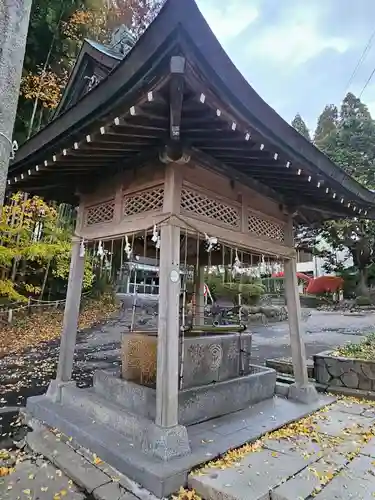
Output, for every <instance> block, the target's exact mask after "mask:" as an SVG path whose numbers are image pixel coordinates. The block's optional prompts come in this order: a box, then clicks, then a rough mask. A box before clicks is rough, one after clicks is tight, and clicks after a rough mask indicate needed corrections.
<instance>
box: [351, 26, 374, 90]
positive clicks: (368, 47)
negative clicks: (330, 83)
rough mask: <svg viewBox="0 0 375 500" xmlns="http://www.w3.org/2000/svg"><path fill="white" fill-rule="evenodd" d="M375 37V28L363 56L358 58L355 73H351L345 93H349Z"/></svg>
mask: <svg viewBox="0 0 375 500" xmlns="http://www.w3.org/2000/svg"><path fill="white" fill-rule="evenodd" d="M374 37H375V30H374V31H373V32H372V34H371V35H370V38H369V39H368V41H367V44H366V46H365V48H364V49H363V51H362V54H361V56H360V58H359V60H358V62H357V65H356V67H355V68H354V70H353V73H352V74H351V76H350V78H349V80H348V83H347V84H346V88H345V94H346V93H347V91H348V90H349V87H350V85H351V83H352V81H353V79H354V77H355V76H356V74H357V72H358V70H359V68H360V67H361V65H362V63H363V61H364V60H365V59H366V56H367V54H368V52H369V50H370V49H371V46H372V42H373V40H374ZM371 77H372V76H371ZM370 80H371V78H370ZM363 90H364V89H362V92H363ZM362 92H361V94H362Z"/></svg>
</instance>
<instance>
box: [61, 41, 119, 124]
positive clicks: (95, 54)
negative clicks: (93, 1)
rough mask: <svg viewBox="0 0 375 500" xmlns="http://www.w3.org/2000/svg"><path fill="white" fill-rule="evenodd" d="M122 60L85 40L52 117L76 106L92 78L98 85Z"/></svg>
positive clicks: (102, 47) (102, 46)
mask: <svg viewBox="0 0 375 500" xmlns="http://www.w3.org/2000/svg"><path fill="white" fill-rule="evenodd" d="M122 58H123V56H122V54H120V53H118V52H115V51H114V50H111V49H110V48H108V47H106V46H104V45H102V44H100V43H96V42H93V41H92V40H85V41H84V42H83V44H82V47H81V50H80V52H79V55H78V57H77V61H76V63H75V65H74V68H73V71H72V73H71V75H70V77H69V81H68V84H67V86H66V87H65V90H64V93H63V96H62V98H61V100H60V103H59V105H58V107H57V109H56V112H55V116H54V117H55V118H56V117H57V116H58V115H60V114H61V113H62V112H63V111H66V110H67V109H68V108H69V107H71V106H73V105H74V104H76V103H77V102H78V101H79V100H80V99H81V98H82V97H83V96H84V95H85V94H86V93H87V92H88V91H89V86H90V79H91V78H92V77H94V78H95V80H96V82H97V83H99V82H100V81H101V80H102V79H103V78H104V77H106V76H107V75H108V74H109V73H110V72H111V71H112V70H113V69H114V68H115V67H116V66H117V65H118V64H119V62H120V61H121V59H122ZM94 85H95V84H93V86H94Z"/></svg>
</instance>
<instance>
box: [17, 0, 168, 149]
mask: <svg viewBox="0 0 375 500" xmlns="http://www.w3.org/2000/svg"><path fill="white" fill-rule="evenodd" d="M162 3H163V1H162V0H116V1H112V0H64V1H61V0H34V1H33V4H32V11H31V17H30V27H29V33H28V39H27V45H26V54H25V61H24V68H23V78H22V82H21V92H20V99H19V104H18V112H17V121H16V126H15V138H16V139H17V141H18V142H19V143H22V142H24V141H25V140H26V139H27V138H28V137H30V135H32V134H33V133H35V132H37V131H38V130H40V129H41V128H43V126H44V125H46V124H47V123H48V121H49V120H50V119H51V117H52V115H53V110H54V109H55V108H56V106H57V105H58V103H59V101H60V98H61V95H62V92H63V90H64V88H65V85H66V83H67V80H68V76H69V73H70V72H71V71H72V68H73V66H74V63H75V61H76V58H77V55H78V52H79V50H80V47H81V45H82V42H83V40H84V39H85V38H91V39H92V40H95V41H99V42H101V43H106V44H110V40H111V33H112V31H113V29H114V27H116V26H119V25H121V24H125V25H126V26H127V27H128V28H129V29H130V30H131V31H132V33H133V34H134V35H135V36H136V37H138V36H139V35H140V34H141V33H142V32H143V31H144V30H145V28H146V27H147V25H148V24H149V23H150V22H151V21H152V19H153V18H154V17H155V16H156V14H157V12H158V10H159V9H160V7H161V5H162Z"/></svg>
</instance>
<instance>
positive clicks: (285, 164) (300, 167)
mask: <svg viewBox="0 0 375 500" xmlns="http://www.w3.org/2000/svg"><path fill="white" fill-rule="evenodd" d="M176 54H179V55H181V54H183V55H184V57H185V58H186V70H185V75H184V77H185V83H186V95H184V96H183V100H184V102H183V107H182V115H181V139H182V140H183V141H186V142H187V144H188V145H189V146H190V147H192V148H194V151H195V154H201V157H202V158H204V159H205V161H206V160H207V161H208V159H209V160H210V163H211V166H212V168H215V169H218V170H219V169H221V170H223V171H225V172H226V174H227V175H228V176H230V177H237V176H240V178H241V179H244V180H246V179H247V180H248V182H249V183H250V184H251V183H254V182H253V181H254V180H255V182H256V183H259V185H262V186H265V187H266V188H271V189H270V192H273V193H277V192H278V191H279V192H280V195H281V198H282V197H283V196H282V192H283V189H284V191H285V200H286V202H287V204H288V205H289V207H291V208H293V205H296V206H298V208H299V211H300V212H301V214H302V218H303V217H306V218H307V219H308V220H310V221H311V220H316V219H320V220H321V219H327V218H335V217H345V216H351V217H353V216H354V215H355V214H354V213H353V204H355V205H357V206H358V207H363V211H366V212H367V211H368V216H369V217H374V218H375V196H374V194H373V193H372V192H370V191H368V190H367V189H365V188H364V187H363V186H361V185H360V184H358V183H357V182H356V181H355V180H354V179H352V178H351V177H350V176H348V175H347V174H346V173H345V172H344V171H343V170H342V169H341V168H339V167H338V166H336V165H335V164H334V163H332V162H331V161H330V160H329V159H328V158H327V157H326V156H325V155H324V154H323V153H321V152H320V151H319V150H317V149H316V148H315V147H314V146H313V145H312V144H311V143H309V142H308V141H307V140H306V139H305V138H303V137H302V136H301V135H300V134H298V132H296V131H295V130H294V129H293V128H292V127H291V126H289V125H288V124H287V123H286V122H285V121H284V120H283V119H282V118H281V117H280V116H279V115H278V114H277V113H276V112H275V111H274V110H273V109H272V108H271V107H270V106H268V105H267V104H266V103H265V102H264V101H263V100H262V99H261V98H260V97H259V95H258V94H257V93H256V92H255V91H254V90H253V89H252V88H251V87H250V85H249V84H248V83H247V82H246V80H245V79H244V78H243V76H242V75H241V74H240V73H239V71H238V70H237V69H236V67H235V66H234V65H233V63H232V62H231V60H230V59H229V57H228V56H227V55H226V53H225V52H224V50H223V49H222V47H221V46H220V44H219V42H218V41H217V40H216V38H215V37H214V35H213V34H212V32H211V30H210V28H209V27H208V25H207V23H206V22H205V20H204V18H203V16H202V15H201V14H200V12H199V10H198V8H197V6H196V5H195V3H194V1H193V0H184V4H183V7H181V2H180V0H168V1H167V2H166V4H165V5H164V7H163V9H162V10H161V12H160V14H159V16H158V17H157V18H156V20H155V21H154V22H153V23H152V24H151V25H150V27H149V28H148V29H147V31H146V32H145V34H144V35H143V36H142V37H141V38H140V39H139V41H138V42H137V43H136V45H135V47H134V48H133V49H132V50H131V51H130V52H129V53H128V54H127V55H126V57H125V58H124V59H123V61H122V62H121V63H120V64H118V66H117V67H116V68H115V69H114V70H113V71H112V73H111V74H110V75H109V76H107V77H106V78H105V79H104V80H103V81H102V82H101V83H100V84H99V85H98V86H97V87H96V88H94V89H93V90H92V91H91V92H90V93H88V94H87V95H85V96H84V97H83V98H82V99H81V100H80V102H79V103H77V104H76V105H74V106H73V107H72V108H70V109H69V110H67V111H65V112H63V113H62V114H61V115H60V116H59V117H57V118H56V119H55V120H54V121H53V122H52V123H50V124H49V125H48V126H47V127H46V128H45V129H44V130H43V131H41V132H40V133H39V134H37V135H36V136H34V137H33V138H31V139H30V140H29V141H28V142H27V143H26V144H25V145H23V146H22V148H20V150H19V152H18V154H17V159H16V161H14V162H13V163H12V165H11V167H10V171H9V176H10V177H11V178H12V177H13V178H14V176H17V175H18V176H19V175H20V174H21V173H22V172H26V171H27V169H29V168H30V166H35V164H36V163H39V164H40V162H42V163H43V160H44V158H49V160H48V161H50V158H51V157H53V155H56V154H57V153H58V152H60V153H61V150H62V148H67V147H68V148H71V147H72V144H74V143H75V141H77V142H79V141H82V140H84V138H85V136H86V134H90V133H91V130H92V129H95V130H96V131H98V129H99V127H101V126H103V125H106V124H107V123H108V121H111V120H113V117H114V116H122V115H121V114H126V113H127V112H129V107H130V106H134V105H136V104H137V105H138V104H139V103H140V101H142V99H143V100H144V99H145V98H146V95H147V92H148V91H149V90H150V89H156V88H158V86H159V88H161V82H162V81H163V82H164V85H165V79H167V78H169V76H170V74H169V65H168V63H169V60H168V58H170V56H171V55H176ZM202 95H203V96H204V100H203V102H202V100H201V96H202ZM166 100H167V101H168V94H166V95H164V96H163V97H162V99H161V102H162V103H164V104H165V103H167V107H165V106H164V104H162V110H160V109H158V108H155V109H154V110H153V111H151V115H149V118H147V113H145V115H146V122H147V121H149V123H150V124H151V121H152V120H153V124H154V126H153V127H152V128H153V130H158V131H159V135H158V140H159V142H160V141H161V139H163V140H165V139H167V138H168V132H169V116H170V115H169V105H170V103H169V101H168V102H166ZM202 104H204V105H203V107H202ZM154 105H155V106H156V104H154ZM159 105H160V103H159ZM218 111H220V115H219V114H218ZM144 112H145V111H144V110H142V111H141V113H144ZM164 113H165V115H164ZM161 115H163V116H161ZM158 118H159V121H160V120H161V121H162V122H163V124H162V126H161V125H160V126H159V125H155V123H156V124H157V122H158ZM155 120H156V122H155ZM163 120H164V121H163ZM165 120H166V121H165ZM233 124H235V129H233ZM129 126H130V125H129ZM197 131H198V134H197ZM202 131H203V132H204V133H206V132H207V134H208V135H209V138H208V139H207V141H203V142H202V140H201V138H202V134H201V132H202ZM132 134H133V136H131V137H130V138H128V139H124V140H125V144H126V140H128V141H134V129H132ZM128 135H129V134H126V136H127V137H128ZM203 135H204V134H203ZM248 135H249V136H251V140H249V139H248V138H247V139H245V137H247V136H248ZM153 139H156V137H153ZM223 139H225V140H223ZM230 142H232V144H230ZM160 144H162V142H160ZM154 145H155V144H154ZM144 146H145V147H146V148H147V147H148V146H147V144H144ZM256 150H258V154H256V155H254V153H255V151H256ZM259 150H260V152H259ZM236 151H237V154H236ZM238 151H239V152H240V153H239V154H238ZM275 155H276V156H275ZM141 157H142V154H141ZM223 158H225V160H223ZM48 161H47V163H48ZM39 174H40V173H39ZM312 180H313V181H314V183H315V184H316V183H320V185H319V191H314V190H313V189H312V183H311V182H312ZM39 182H41V181H39ZM24 185H25V189H27V186H28V184H27V183H24ZM291 187H292V188H293V187H294V188H295V189H294V191H295V194H294V191H293V189H291ZM315 187H316V188H317V186H315ZM320 188H322V189H324V190H327V189H328V191H329V195H331V193H333V194H335V193H337V196H336V199H332V197H330V196H324V192H322V189H320ZM303 190H305V191H303ZM328 191H327V193H328ZM305 193H306V195H305ZM338 196H344V198H345V204H346V203H347V202H349V203H348V206H346V205H345V206H344V205H342V204H340V203H339V201H338ZM304 198H306V206H304V205H303V204H302V202H303V200H304ZM361 211H362V208H361ZM357 213H358V212H357ZM362 213H363V212H362ZM366 215H367V213H366Z"/></svg>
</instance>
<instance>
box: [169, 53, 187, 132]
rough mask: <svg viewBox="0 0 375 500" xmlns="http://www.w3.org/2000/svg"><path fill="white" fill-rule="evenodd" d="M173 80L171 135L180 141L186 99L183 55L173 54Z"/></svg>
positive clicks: (171, 91) (170, 89)
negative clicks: (183, 105)
mask: <svg viewBox="0 0 375 500" xmlns="http://www.w3.org/2000/svg"><path fill="white" fill-rule="evenodd" d="M170 71H171V80H170V83H169V85H170V87H169V93H170V102H169V107H170V109H169V114H170V123H169V137H170V139H172V141H179V140H180V135H181V114H182V104H183V101H184V86H185V77H184V73H185V58H184V57H181V56H172V57H171V62H170Z"/></svg>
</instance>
